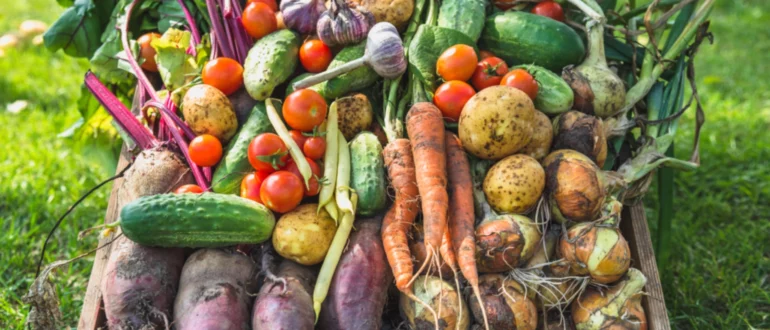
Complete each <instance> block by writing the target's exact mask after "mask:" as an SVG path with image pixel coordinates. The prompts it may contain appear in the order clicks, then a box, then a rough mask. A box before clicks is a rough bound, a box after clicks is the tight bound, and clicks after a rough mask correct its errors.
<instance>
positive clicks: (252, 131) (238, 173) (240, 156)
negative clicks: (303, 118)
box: [211, 102, 273, 194]
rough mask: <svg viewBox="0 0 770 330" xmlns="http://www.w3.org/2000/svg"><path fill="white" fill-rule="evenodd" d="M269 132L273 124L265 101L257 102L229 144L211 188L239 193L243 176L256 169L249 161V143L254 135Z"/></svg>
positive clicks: (228, 192)
mask: <svg viewBox="0 0 770 330" xmlns="http://www.w3.org/2000/svg"><path fill="white" fill-rule="evenodd" d="M267 132H273V125H270V121H269V120H268V119H267V113H265V103H264V102H257V104H256V105H255V106H254V108H253V109H252V110H251V114H250V115H249V118H248V119H247V120H246V123H244V124H243V127H241V130H240V131H238V134H236V135H235V138H233V139H232V140H230V143H229V144H228V145H227V150H226V151H225V156H224V157H222V161H220V162H219V165H217V169H216V170H215V171H214V176H213V177H212V179H211V190H213V191H214V192H216V193H220V194H238V192H239V188H240V186H241V180H243V177H244V176H246V175H247V174H249V173H251V172H253V171H254V169H253V168H252V167H251V163H249V157H248V150H249V144H250V143H251V140H253V139H254V137H256V136H257V135H260V134H262V133H267Z"/></svg>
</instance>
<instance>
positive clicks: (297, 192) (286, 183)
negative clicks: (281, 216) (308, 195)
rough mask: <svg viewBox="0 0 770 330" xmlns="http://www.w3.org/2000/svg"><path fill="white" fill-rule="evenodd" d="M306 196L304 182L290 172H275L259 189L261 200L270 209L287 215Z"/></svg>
mask: <svg viewBox="0 0 770 330" xmlns="http://www.w3.org/2000/svg"><path fill="white" fill-rule="evenodd" d="M303 196H305V188H304V187H303V183H302V180H301V179H300V178H298V177H297V176H296V175H294V173H291V172H289V171H278V172H273V173H272V174H270V175H269V176H268V177H267V178H265V181H264V182H262V187H260V188H259V198H260V199H261V200H262V203H263V204H265V206H267V207H268V208H269V209H271V210H273V211H275V212H278V213H286V212H289V211H291V210H293V209H294V208H295V207H297V205H299V203H300V202H301V201H302V197H303Z"/></svg>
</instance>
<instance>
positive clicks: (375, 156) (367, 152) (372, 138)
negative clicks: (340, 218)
mask: <svg viewBox="0 0 770 330" xmlns="http://www.w3.org/2000/svg"><path fill="white" fill-rule="evenodd" d="M350 167H351V168H350V187H351V188H353V189H354V190H355V191H356V193H357V194H358V207H357V208H356V214H358V215H362V216H372V215H375V214H377V213H378V212H380V211H382V210H383V209H385V203H386V202H387V196H386V194H387V183H386V182H385V161H384V160H383V158H382V145H381V144H380V140H378V139H377V136H376V135H374V134H373V133H371V132H361V133H359V134H358V135H356V137H354V138H353V140H352V141H350Z"/></svg>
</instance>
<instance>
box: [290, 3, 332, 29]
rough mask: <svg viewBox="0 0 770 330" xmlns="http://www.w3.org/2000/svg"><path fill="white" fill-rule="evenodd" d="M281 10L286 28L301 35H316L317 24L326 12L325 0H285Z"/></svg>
mask: <svg viewBox="0 0 770 330" xmlns="http://www.w3.org/2000/svg"><path fill="white" fill-rule="evenodd" d="M280 8H281V15H283V22H284V24H285V25H286V27H288V28H289V29H292V30H295V31H297V32H299V33H300V34H313V33H315V29H316V22H318V18H319V17H321V13H323V12H324V11H326V6H324V2H323V0H283V1H281V7H280Z"/></svg>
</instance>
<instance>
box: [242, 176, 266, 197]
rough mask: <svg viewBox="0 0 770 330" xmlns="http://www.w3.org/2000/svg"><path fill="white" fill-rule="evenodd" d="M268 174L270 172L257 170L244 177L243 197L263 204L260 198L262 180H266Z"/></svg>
mask: <svg viewBox="0 0 770 330" xmlns="http://www.w3.org/2000/svg"><path fill="white" fill-rule="evenodd" d="M268 175H270V174H269V173H265V172H263V171H256V172H253V173H249V174H248V175H246V176H245V177H243V180H241V197H243V198H246V199H250V200H253V201H255V202H257V203H260V204H261V203H262V199H260V198H259V188H261V187H262V182H264V181H265V179H266V178H267V176H268Z"/></svg>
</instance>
